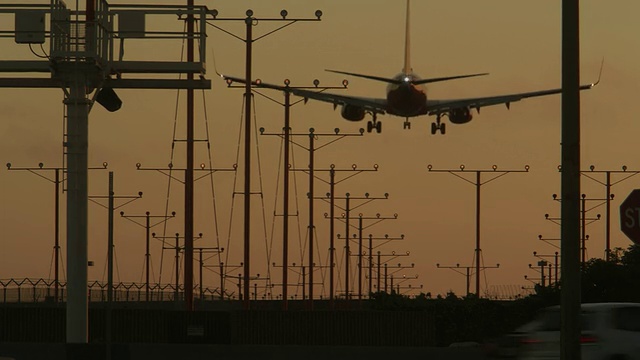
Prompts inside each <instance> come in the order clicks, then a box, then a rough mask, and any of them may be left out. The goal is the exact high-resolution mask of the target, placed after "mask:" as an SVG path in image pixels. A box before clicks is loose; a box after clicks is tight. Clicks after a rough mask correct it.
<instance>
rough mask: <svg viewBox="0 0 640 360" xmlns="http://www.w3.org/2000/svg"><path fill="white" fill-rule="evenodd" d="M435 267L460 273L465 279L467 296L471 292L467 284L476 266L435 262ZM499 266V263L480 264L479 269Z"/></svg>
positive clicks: (497, 267)
mask: <svg viewBox="0 0 640 360" xmlns="http://www.w3.org/2000/svg"><path fill="white" fill-rule="evenodd" d="M436 267H437V268H438V269H451V270H453V271H455V272H457V273H458V274H460V275H464V277H465V279H466V280H467V296H469V295H470V294H471V292H470V289H469V286H470V281H471V276H472V275H473V274H474V273H473V270H476V271H478V268H477V267H476V266H460V264H456V265H455V266H452V265H440V264H436ZM499 268H500V264H496V266H482V267H481V268H480V270H484V269H499ZM462 270H464V272H462Z"/></svg>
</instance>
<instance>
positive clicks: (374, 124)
mask: <svg viewBox="0 0 640 360" xmlns="http://www.w3.org/2000/svg"><path fill="white" fill-rule="evenodd" d="M373 129H375V130H376V132H377V133H378V134H380V133H381V132H382V121H378V119H377V118H376V114H373V120H372V121H369V122H367V132H368V133H370V132H372V131H373Z"/></svg>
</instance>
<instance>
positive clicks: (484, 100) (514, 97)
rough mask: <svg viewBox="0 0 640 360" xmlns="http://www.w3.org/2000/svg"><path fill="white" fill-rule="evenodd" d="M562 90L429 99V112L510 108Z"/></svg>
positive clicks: (583, 87) (581, 87)
mask: <svg viewBox="0 0 640 360" xmlns="http://www.w3.org/2000/svg"><path fill="white" fill-rule="evenodd" d="M599 81H600V80H598V82H599ZM598 82H596V83H593V84H588V85H582V86H580V90H589V89H591V88H592V87H594V86H596V85H597V84H598ZM561 92H562V89H561V88H559V89H549V90H540V91H532V92H524V93H519V94H508V95H498V96H487V97H479V98H469V99H450V100H428V101H427V114H429V115H439V114H443V113H446V112H449V111H451V110H453V109H460V108H470V109H476V110H478V112H480V108H483V107H485V106H492V105H500V104H505V105H506V106H507V108H509V107H510V105H511V103H512V102H516V101H520V100H522V99H526V98H532V97H538V96H547V95H553V94H559V93H561Z"/></svg>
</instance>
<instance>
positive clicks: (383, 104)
mask: <svg viewBox="0 0 640 360" xmlns="http://www.w3.org/2000/svg"><path fill="white" fill-rule="evenodd" d="M291 92H292V93H293V94H294V95H297V96H300V97H302V98H304V99H305V101H306V100H308V99H313V100H318V101H324V102H328V103H332V104H333V106H334V108H335V107H337V106H338V105H353V106H358V107H362V108H364V109H365V111H369V112H371V113H374V114H384V113H386V112H387V108H388V106H387V99H376V98H366V97H356V96H346V95H338V94H332V93H326V92H322V91H311V90H304V89H292V90H291Z"/></svg>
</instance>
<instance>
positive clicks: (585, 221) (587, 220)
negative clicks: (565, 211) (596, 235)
mask: <svg viewBox="0 0 640 360" xmlns="http://www.w3.org/2000/svg"><path fill="white" fill-rule="evenodd" d="M613 196H614V195H613V194H610V198H611V199H613ZM553 200H555V201H558V202H562V199H561V198H559V197H558V195H557V194H553ZM589 201H597V202H598V204H596V205H595V206H592V207H589V208H587V202H589ZM608 201H609V199H595V198H587V195H586V194H582V195H581V196H580V229H581V232H580V254H581V255H580V263H581V264H582V267H584V266H585V264H586V262H587V244H586V241H587V240H589V235H587V225H590V224H591V223H593V222H595V221H598V220H600V214H596V216H595V217H587V213H588V212H590V211H591V210H594V209H596V208H598V207H600V206H602V205H603V204H605V203H608ZM544 216H545V218H546V219H547V220H550V221H551V222H553V223H555V224H557V225H560V224H561V222H560V221H561V220H562V219H560V218H552V217H549V214H545V215H544Z"/></svg>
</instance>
